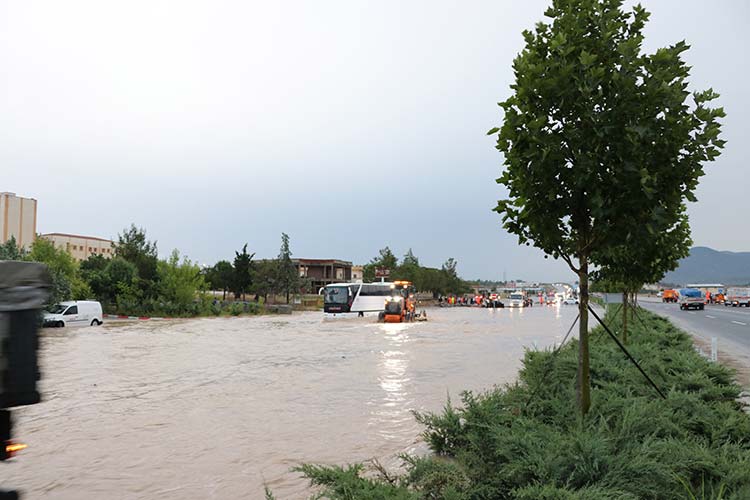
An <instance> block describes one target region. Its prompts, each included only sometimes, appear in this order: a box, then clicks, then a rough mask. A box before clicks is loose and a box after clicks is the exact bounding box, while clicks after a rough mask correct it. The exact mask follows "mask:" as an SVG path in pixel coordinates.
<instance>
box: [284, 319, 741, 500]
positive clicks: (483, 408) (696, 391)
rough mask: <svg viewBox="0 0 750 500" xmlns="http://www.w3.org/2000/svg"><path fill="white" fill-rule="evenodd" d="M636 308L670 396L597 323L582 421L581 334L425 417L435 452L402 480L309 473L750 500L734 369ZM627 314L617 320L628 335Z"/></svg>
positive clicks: (363, 483) (355, 485)
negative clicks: (578, 389) (515, 373)
mask: <svg viewBox="0 0 750 500" xmlns="http://www.w3.org/2000/svg"><path fill="white" fill-rule="evenodd" d="M637 314H638V317H639V318H640V319H638V318H633V319H631V321H630V322H629V331H628V339H629V344H628V346H627V347H628V350H629V351H630V352H631V353H632V354H633V356H634V357H635V359H637V360H639V362H640V363H641V366H642V367H643V369H644V370H645V371H646V373H648V374H649V375H650V376H651V378H652V379H653V380H654V381H655V382H656V384H657V385H658V386H659V387H660V388H661V389H662V392H664V393H665V394H666V396H667V397H666V399H661V398H660V397H659V396H658V395H657V394H656V392H655V391H654V389H653V388H652V387H651V386H650V385H648V383H647V382H646V381H645V380H644V378H643V377H642V375H641V374H640V373H639V372H638V371H637V369H636V368H635V367H634V366H633V365H632V364H631V363H630V362H629V361H628V360H627V359H626V357H625V356H624V355H623V353H622V352H621V351H620V350H619V349H618V348H617V346H616V345H615V344H614V342H612V340H611V339H609V338H608V337H607V335H606V334H605V333H604V331H603V329H602V328H601V327H598V328H596V329H594V330H593V331H592V345H591V347H592V348H591V378H592V386H593V388H592V408H591V411H590V413H589V414H588V415H587V417H586V419H584V420H582V419H581V418H580V417H579V416H578V411H577V408H576V397H575V380H576V366H577V362H576V360H577V348H578V346H577V343H576V341H575V340H574V341H572V342H570V343H569V344H568V345H566V346H565V347H563V348H562V349H561V350H560V351H559V352H558V353H557V354H556V355H553V353H552V352H551V351H528V352H527V353H526V355H525V359H524V363H523V368H522V370H521V372H520V374H519V378H518V381H517V382H516V383H514V384H512V385H506V386H503V387H497V388H495V389H493V390H490V391H488V392H485V393H482V394H473V393H471V392H466V393H463V394H462V395H461V403H462V404H461V405H460V406H459V407H454V406H453V405H452V404H451V403H450V401H449V402H448V403H447V404H446V406H445V408H444V410H443V411H442V412H440V413H436V414H432V413H426V414H416V418H417V419H418V420H419V422H421V423H422V424H423V425H424V426H425V431H424V439H425V440H426V441H427V442H428V443H429V445H430V448H431V449H432V451H433V454H432V455H430V456H427V457H412V456H403V457H402V458H403V460H404V463H405V471H406V472H405V473H404V474H402V475H400V476H392V475H389V474H387V473H385V472H384V471H383V470H382V469H380V468H375V469H374V470H368V468H367V467H366V466H364V465H362V464H356V465H348V466H344V467H337V466H334V467H328V466H317V465H303V466H301V467H300V468H298V469H297V470H299V471H301V472H302V473H303V474H304V475H305V476H306V477H307V478H309V479H310V481H311V483H312V485H314V486H315V487H316V490H317V491H318V494H319V495H320V498H330V499H334V500H339V499H341V500H344V499H346V500H354V499H363V500H364V499H367V500H377V499H450V500H459V499H460V500H465V499H466V500H468V499H502V498H514V499H523V500H527V499H528V500H532V499H533V500H538V499H592V500H593V499H597V500H601V499H639V498H647V499H649V498H653V499H682V498H701V499H703V498H715V499H719V498H723V499H748V498H750V416H748V415H747V414H746V413H745V412H743V411H742V407H741V405H740V404H739V403H738V402H737V398H738V396H739V393H740V391H741V388H740V387H739V386H738V385H737V384H736V383H735V382H734V376H733V373H732V372H731V370H729V369H727V368H726V367H724V366H722V365H719V364H716V363H711V362H709V361H707V360H706V359H704V358H703V357H701V356H700V355H699V354H697V353H696V351H695V349H694V348H693V345H692V342H691V339H690V337H689V336H688V335H687V334H686V333H684V332H682V331H680V330H678V329H677V328H676V327H674V326H673V325H672V324H671V323H669V322H668V321H666V320H665V319H663V318H661V317H658V316H655V315H652V314H650V313H648V312H646V311H644V310H642V309H641V310H638V311H637ZM620 317H621V315H620V314H608V315H607V317H606V319H605V321H606V322H607V324H608V325H611V328H612V329H613V330H615V331H619V329H620V319H621V318H620ZM370 469H372V468H370ZM269 497H270V494H269Z"/></svg>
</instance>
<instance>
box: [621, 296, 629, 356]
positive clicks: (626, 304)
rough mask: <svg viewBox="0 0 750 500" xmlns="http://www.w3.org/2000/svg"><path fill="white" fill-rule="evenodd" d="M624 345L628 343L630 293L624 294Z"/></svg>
mask: <svg viewBox="0 0 750 500" xmlns="http://www.w3.org/2000/svg"><path fill="white" fill-rule="evenodd" d="M622 343H623V344H627V343H628V292H622Z"/></svg>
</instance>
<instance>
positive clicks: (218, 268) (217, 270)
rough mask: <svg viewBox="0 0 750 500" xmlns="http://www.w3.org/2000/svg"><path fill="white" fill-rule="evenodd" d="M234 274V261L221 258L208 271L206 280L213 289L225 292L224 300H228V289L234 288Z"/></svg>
mask: <svg viewBox="0 0 750 500" xmlns="http://www.w3.org/2000/svg"><path fill="white" fill-rule="evenodd" d="M233 276H234V268H233V267H232V263H231V262H229V261H227V260H220V261H219V262H217V263H216V264H214V265H213V267H211V268H210V269H208V271H207V272H206V280H207V281H208V283H209V285H210V286H211V289H212V290H221V291H222V292H223V296H222V300H226V298H227V291H228V290H229V289H231V288H232V278H233Z"/></svg>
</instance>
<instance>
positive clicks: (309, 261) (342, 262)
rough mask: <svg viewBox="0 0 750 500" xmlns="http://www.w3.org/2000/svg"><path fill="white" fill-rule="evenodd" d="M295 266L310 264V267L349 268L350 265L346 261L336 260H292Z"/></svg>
mask: <svg viewBox="0 0 750 500" xmlns="http://www.w3.org/2000/svg"><path fill="white" fill-rule="evenodd" d="M292 262H294V263H295V264H312V265H315V264H317V265H330V264H338V265H341V266H351V265H352V263H351V262H349V261H347V260H338V259H292Z"/></svg>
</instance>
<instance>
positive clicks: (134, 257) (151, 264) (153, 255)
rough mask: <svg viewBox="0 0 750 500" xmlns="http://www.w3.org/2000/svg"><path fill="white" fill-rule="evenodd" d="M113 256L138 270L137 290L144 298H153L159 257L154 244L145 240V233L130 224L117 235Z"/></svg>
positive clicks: (155, 290) (155, 291)
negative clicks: (140, 291)
mask: <svg viewBox="0 0 750 500" xmlns="http://www.w3.org/2000/svg"><path fill="white" fill-rule="evenodd" d="M115 255H116V256H118V257H122V258H123V259H125V260H127V261H128V262H131V263H132V264H134V265H135V267H136V268H137V269H138V288H140V289H141V290H142V292H143V294H144V295H145V296H147V297H155V296H156V294H157V293H158V287H157V281H158V279H159V276H158V269H157V267H158V262H159V255H158V252H157V249H156V242H155V241H149V240H148V239H147V237H146V231H145V230H144V229H142V228H138V227H136V226H135V224H131V226H130V228H128V229H126V230H124V231H123V232H122V234H118V235H117V243H116V244H115Z"/></svg>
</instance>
